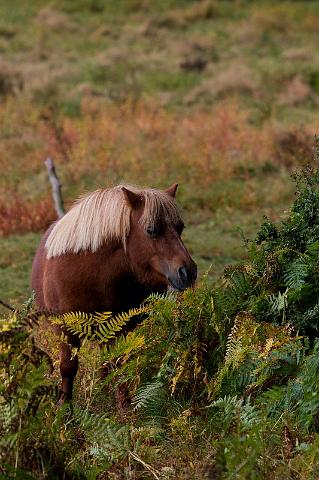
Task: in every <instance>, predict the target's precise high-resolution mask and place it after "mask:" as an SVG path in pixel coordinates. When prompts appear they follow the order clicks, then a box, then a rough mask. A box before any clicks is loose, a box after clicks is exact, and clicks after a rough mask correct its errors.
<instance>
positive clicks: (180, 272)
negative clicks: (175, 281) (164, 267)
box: [178, 267, 187, 282]
mask: <svg viewBox="0 0 319 480" xmlns="http://www.w3.org/2000/svg"><path fill="white" fill-rule="evenodd" d="M178 275H179V278H180V279H181V280H182V282H186V281H187V270H186V268H185V267H180V268H179V269H178Z"/></svg>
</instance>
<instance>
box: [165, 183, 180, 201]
mask: <svg viewBox="0 0 319 480" xmlns="http://www.w3.org/2000/svg"><path fill="white" fill-rule="evenodd" d="M177 187H178V183H173V185H171V186H170V187H169V188H167V189H166V190H165V193H167V195H169V196H170V197H173V198H175V195H176V190H177Z"/></svg>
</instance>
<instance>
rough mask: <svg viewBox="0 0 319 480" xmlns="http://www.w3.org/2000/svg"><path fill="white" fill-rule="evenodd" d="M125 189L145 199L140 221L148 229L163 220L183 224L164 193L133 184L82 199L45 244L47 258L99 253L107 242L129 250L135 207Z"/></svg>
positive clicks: (58, 223) (102, 190) (94, 193)
mask: <svg viewBox="0 0 319 480" xmlns="http://www.w3.org/2000/svg"><path fill="white" fill-rule="evenodd" d="M124 186H125V187H126V188H127V189H129V190H131V191H133V192H134V193H137V194H138V195H141V197H143V199H144V210H143V214H142V216H141V218H140V223H141V225H142V226H143V227H144V228H146V227H154V225H155V224H156V223H157V221H158V220H160V219H162V220H164V221H166V222H169V223H174V224H176V223H177V222H178V221H180V214H179V211H178V208H177V205H176V203H175V200H174V199H173V198H172V197H171V196H170V195H168V194H167V193H165V192H163V191H160V190H154V189H151V188H148V189H140V188H138V187H135V186H132V185H119V186H117V187H114V188H109V189H101V190H96V191H95V192H92V193H89V194H88V195H85V196H84V197H82V198H80V199H79V200H78V201H77V202H76V203H75V204H74V205H73V207H72V208H71V209H70V210H69V211H68V212H67V213H66V214H65V215H64V217H62V218H61V219H60V220H58V221H57V223H56V224H55V226H54V227H53V229H52V231H51V232H50V234H49V236H48V238H47V240H46V243H45V248H46V250H47V258H52V257H57V256H60V255H63V254H65V253H78V252H81V251H91V252H96V251H97V249H98V248H99V247H100V246H101V245H102V244H103V242H105V241H113V240H118V241H120V242H122V245H123V246H124V248H125V245H126V238H127V236H128V234H129V231H130V216H131V207H130V206H129V204H128V202H127V200H126V198H125V195H124V192H123V190H122V187H124Z"/></svg>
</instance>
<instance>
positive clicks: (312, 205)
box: [0, 168, 319, 479]
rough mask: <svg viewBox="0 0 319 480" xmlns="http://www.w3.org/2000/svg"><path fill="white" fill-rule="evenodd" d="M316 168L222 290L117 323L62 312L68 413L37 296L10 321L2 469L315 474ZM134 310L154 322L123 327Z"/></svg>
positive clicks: (70, 474)
mask: <svg viewBox="0 0 319 480" xmlns="http://www.w3.org/2000/svg"><path fill="white" fill-rule="evenodd" d="M318 177H319V169H314V168H306V169H304V170H303V171H302V172H301V173H300V174H298V175H296V180H297V185H298V193H297V198H296V200H295V202H294V204H293V207H292V208H291V211H290V213H289V215H288V217H287V218H286V219H285V220H283V221H281V222H279V223H277V224H274V223H272V222H270V221H267V222H265V223H264V224H263V225H262V226H261V228H260V230H259V232H258V234H257V237H256V240H254V241H249V242H247V249H248V260H247V261H246V262H245V263H242V264H239V265H235V266H231V267H228V269H227V270H226V271H225V274H224V276H223V277H221V278H220V279H219V280H218V281H217V282H216V283H215V285H214V286H213V287H211V286H209V285H208V283H207V278H206V279H205V278H204V279H203V280H202V282H201V284H200V285H199V286H198V287H197V288H195V289H189V290H187V291H185V292H184V293H183V294H181V295H177V294H174V293H169V294H167V295H153V296H151V297H150V298H149V299H148V300H147V301H146V303H145V305H144V306H143V307H142V308H141V309H140V310H136V311H130V312H128V313H126V314H123V315H122V316H118V317H116V318H114V319H112V317H111V316H110V313H109V312H106V313H105V314H100V315H98V316H97V315H93V316H92V315H91V316H88V315H84V314H83V315H81V314H68V315H64V316H63V317H61V318H60V319H55V320H54V319H52V321H55V322H56V321H59V322H62V323H63V324H64V325H65V328H66V329H68V330H70V331H72V332H74V331H75V330H76V331H77V332H78V333H79V335H80V336H81V337H82V338H83V339H84V344H83V347H82V348H81V350H80V351H79V352H74V354H78V355H79V357H80V363H81V365H82V366H81V369H82V371H81V375H80V378H79V379H78V383H77V385H76V392H75V398H74V401H73V408H72V409H70V406H68V405H65V406H64V407H63V408H62V409H60V410H58V411H56V410H55V408H54V401H55V399H56V389H57V381H58V380H57V379H56V378H55V376H54V375H53V376H52V374H51V375H50V374H49V370H50V363H49V362H48V358H49V357H48V356H47V354H46V353H44V350H43V349H41V348H40V346H36V345H39V344H40V345H41V335H39V334H38V335H37V334H36V333H34V332H36V330H37V329H36V327H35V326H34V327H33V328H31V326H30V320H28V318H32V316H31V317H30V315H29V316H28V305H25V306H23V308H22V310H21V311H18V312H15V313H13V314H12V315H11V316H9V317H7V318H6V319H3V320H2V329H1V336H0V339H1V355H2V362H3V365H4V367H3V368H2V371H1V380H2V382H1V384H2V387H1V396H0V398H1V406H2V409H1V412H2V413H1V417H0V428H1V432H2V440H1V446H2V461H3V466H2V471H3V474H4V475H6V476H7V478H13V477H12V475H14V474H16V473H17V475H20V476H21V478H61V476H63V477H64V478H90V479H92V478H96V479H101V478H118V479H121V478H157V479H161V478H163V479H164V478H166V479H168V478H181V479H182V478H194V479H196V478H198V479H200V478H204V477H206V478H220V479H226V478H232V477H233V478H240V479H241V478H243V479H244V478H245V479H246V478H257V479H259V478H260V479H264V478H270V477H272V478H276V479H277V478H278V479H279V478H300V479H309V478H316V477H317V475H318V468H319V467H318V466H319V458H318V441H319V437H318V435H319V434H318V428H319V427H318V414H319V402H318V398H317V382H318V380H319V378H318V376H319V342H318V339H316V330H317V323H316V320H317V310H318V304H317V291H318V267H319V260H318V254H317V252H318V245H319V229H318V228H317V227H318V225H319V215H318V212H319V187H318ZM292 231H293V232H294V235H292V233H291V232H292ZM295 239H298V242H296V241H295ZM29 303H30V302H29ZM137 313H143V314H144V315H146V318H144V320H143V322H142V323H141V324H140V325H139V326H137V327H136V329H135V330H134V331H133V332H131V333H129V334H127V335H126V336H124V335H120V336H119V335H118V334H119V332H121V329H122V328H123V327H124V326H125V324H126V323H127V321H129V320H130V318H131V317H132V315H136V314H137ZM40 323H41V319H39V327H40ZM96 325H98V328H97V329H93V327H95V326H96ZM34 335H36V338H37V342H35V340H34ZM115 335H117V336H116V339H115V341H113V343H111V344H110V343H109V339H110V338H114V336H115ZM93 340H95V341H96V342H95V343H94V342H93ZM46 341H47V338H46ZM49 344H50V341H49ZM98 344H99V345H98ZM51 347H52V344H51ZM51 356H52V351H51ZM101 365H103V370H104V375H103V378H101V376H100V375H99V370H100V366H101ZM51 368H52V365H51ZM31 413H32V415H31ZM177 448H178V449H180V452H179V453H178V454H177V451H176V449H177Z"/></svg>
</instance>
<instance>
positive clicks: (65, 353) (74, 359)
mask: <svg viewBox="0 0 319 480" xmlns="http://www.w3.org/2000/svg"><path fill="white" fill-rule="evenodd" d="M78 367H79V359H78V356H77V354H75V355H74V354H72V345H71V344H69V343H65V342H63V343H61V344H60V373H61V377H62V383H61V390H60V395H59V400H58V405H62V404H63V403H64V402H65V401H68V400H72V390H73V381H74V378H75V376H76V373H77V371H78Z"/></svg>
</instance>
